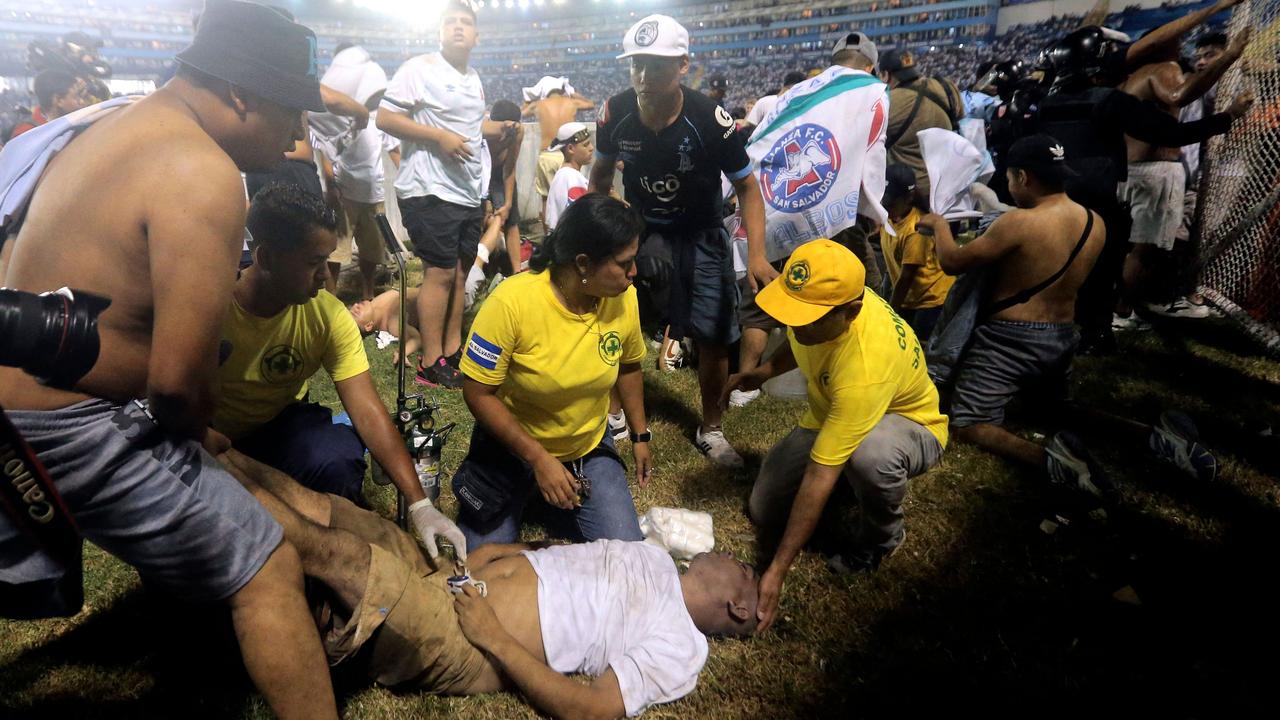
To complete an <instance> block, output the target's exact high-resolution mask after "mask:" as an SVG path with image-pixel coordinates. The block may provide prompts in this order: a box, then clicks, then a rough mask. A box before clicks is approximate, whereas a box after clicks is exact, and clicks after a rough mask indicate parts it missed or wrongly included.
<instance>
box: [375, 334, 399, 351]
mask: <svg viewBox="0 0 1280 720" xmlns="http://www.w3.org/2000/svg"><path fill="white" fill-rule="evenodd" d="M373 341H374V342H375V343H377V344H378V349H379V350H386V349H387V347H388V346H390V345H391V344H392V343H394V342H398V341H399V338H397V337H396V336H395V335H392V334H391V333H389V332H387V331H386V330H379V331H378V334H377V335H374V336H373Z"/></svg>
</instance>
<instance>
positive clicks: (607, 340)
mask: <svg viewBox="0 0 1280 720" xmlns="http://www.w3.org/2000/svg"><path fill="white" fill-rule="evenodd" d="M597 349H599V350H600V359H601V360H603V361H604V362H605V364H606V365H617V364H618V358H619V357H621V356H622V338H621V337H619V336H618V333H616V332H614V331H613V330H610V331H609V332H607V333H605V334H603V335H601V336H600V344H599V346H598V348H597Z"/></svg>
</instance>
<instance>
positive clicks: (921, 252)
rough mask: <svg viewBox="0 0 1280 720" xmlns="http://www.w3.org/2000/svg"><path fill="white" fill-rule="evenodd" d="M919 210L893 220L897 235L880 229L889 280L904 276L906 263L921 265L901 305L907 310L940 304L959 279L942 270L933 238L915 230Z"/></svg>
mask: <svg viewBox="0 0 1280 720" xmlns="http://www.w3.org/2000/svg"><path fill="white" fill-rule="evenodd" d="M920 217H921V215H920V211H919V210H917V209H916V208H911V212H910V213H908V214H907V216H906V217H904V218H902V219H901V220H899V221H898V222H893V223H891V224H892V225H893V230H894V232H896V233H897V237H894V236H893V235H890V234H889V231H888V230H886V229H885V228H883V227H882V228H880V247H881V248H883V249H884V264H885V267H887V268H888V270H889V279H890V280H892V281H893V284H894V285H897V284H898V278H899V277H900V276H901V275H902V266H903V265H919V266H920V270H919V272H917V273H916V279H915V281H914V282H912V283H911V287H910V288H909V289H908V290H907V297H906V299H904V300H903V301H902V307H903V308H905V309H907V310H925V309H927V308H934V307H938V306H939V305H941V304H942V303H944V302H946V300H947V293H949V292H951V286H952V285H954V284H955V282H956V279H955V278H954V277H952V276H951V275H948V274H946V273H944V272H942V265H941V263H939V262H938V251H937V249H936V248H935V247H934V246H933V239H932V238H928V237H925V236H924V235H921V234H920V233H918V232H916V223H918V222H920Z"/></svg>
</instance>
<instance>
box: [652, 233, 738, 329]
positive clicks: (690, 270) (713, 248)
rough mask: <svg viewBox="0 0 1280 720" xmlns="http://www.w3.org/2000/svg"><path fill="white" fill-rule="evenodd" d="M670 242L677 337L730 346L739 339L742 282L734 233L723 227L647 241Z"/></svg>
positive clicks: (671, 317) (670, 310)
mask: <svg viewBox="0 0 1280 720" xmlns="http://www.w3.org/2000/svg"><path fill="white" fill-rule="evenodd" d="M655 242H656V243H665V244H666V245H667V246H668V248H669V250H670V252H671V288H670V295H669V299H668V305H667V321H668V322H669V323H670V324H671V336H672V337H685V336H688V337H691V338H693V339H694V340H695V341H697V342H704V343H708V344H710V345H720V346H727V345H732V344H733V343H735V342H737V340H738V337H739V335H740V331H739V328H738V316H737V313H738V285H737V281H736V278H735V275H734V271H733V255H732V253H731V251H730V246H729V233H728V232H726V231H725V229H724V228H722V227H714V228H709V229H707V230H694V231H683V232H678V233H675V232H673V233H654V234H651V235H650V236H649V237H648V238H647V239H646V240H645V243H655Z"/></svg>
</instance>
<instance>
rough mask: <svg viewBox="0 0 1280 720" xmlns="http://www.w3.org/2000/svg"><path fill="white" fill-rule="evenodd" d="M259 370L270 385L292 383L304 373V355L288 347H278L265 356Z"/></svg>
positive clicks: (268, 351)
mask: <svg viewBox="0 0 1280 720" xmlns="http://www.w3.org/2000/svg"><path fill="white" fill-rule="evenodd" d="M258 369H259V370H260V371H261V372H262V378H263V379H264V380H266V381H267V382H269V383H276V384H283V383H288V382H292V381H294V380H297V379H298V375H300V374H301V373H302V353H300V352H298V351H297V350H294V349H293V348H292V347H289V346H288V345H276V346H275V347H273V348H271V349H269V350H267V352H266V353H265V354H263V356H262V363H261V364H260V365H259V366H258Z"/></svg>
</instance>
